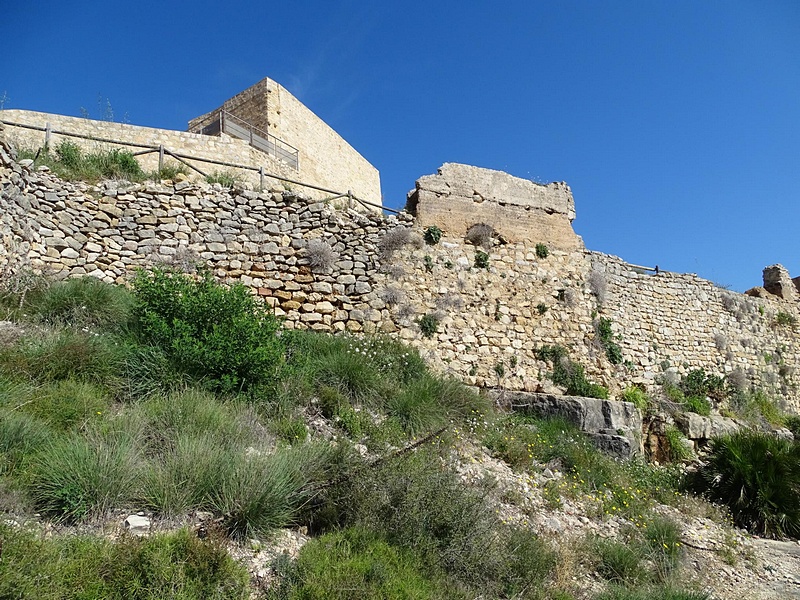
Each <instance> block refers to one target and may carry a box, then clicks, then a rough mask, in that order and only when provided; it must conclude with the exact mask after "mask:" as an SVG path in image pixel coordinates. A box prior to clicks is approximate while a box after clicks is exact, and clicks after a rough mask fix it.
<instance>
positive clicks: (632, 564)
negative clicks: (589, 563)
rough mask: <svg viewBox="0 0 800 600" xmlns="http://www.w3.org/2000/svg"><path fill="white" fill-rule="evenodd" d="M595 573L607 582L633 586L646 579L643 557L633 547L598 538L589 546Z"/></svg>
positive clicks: (628, 544)
mask: <svg viewBox="0 0 800 600" xmlns="http://www.w3.org/2000/svg"><path fill="white" fill-rule="evenodd" d="M591 547H592V551H593V553H594V556H595V557H596V560H597V562H598V565H597V572H598V573H599V574H600V575H601V576H602V577H603V578H604V579H606V580H607V581H612V582H615V583H619V584H628V585H635V584H637V583H640V582H641V581H643V580H644V579H645V578H646V577H647V570H646V569H645V567H644V561H645V556H644V555H643V553H642V552H641V550H640V549H639V548H637V547H636V546H635V545H633V544H630V543H627V542H622V541H617V540H610V539H603V538H598V539H595V540H594V542H593V543H592V544H591Z"/></svg>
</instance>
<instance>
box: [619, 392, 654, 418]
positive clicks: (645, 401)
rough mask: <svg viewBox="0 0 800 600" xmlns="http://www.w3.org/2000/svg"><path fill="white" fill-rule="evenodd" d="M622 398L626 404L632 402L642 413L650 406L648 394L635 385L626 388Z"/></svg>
mask: <svg viewBox="0 0 800 600" xmlns="http://www.w3.org/2000/svg"><path fill="white" fill-rule="evenodd" d="M620 398H621V400H623V401H624V402H630V403H631V404H633V405H634V406H635V407H636V408H638V409H639V410H640V411H642V412H644V411H645V410H647V406H648V405H649V404H650V398H649V397H648V396H647V393H646V392H645V391H644V390H643V389H642V388H640V387H638V386H635V385H632V386H628V387H627V388H625V389H624V390H623V391H622V394H621V395H620Z"/></svg>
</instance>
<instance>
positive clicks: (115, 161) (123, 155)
mask: <svg viewBox="0 0 800 600" xmlns="http://www.w3.org/2000/svg"><path fill="white" fill-rule="evenodd" d="M19 158H20V159H22V158H31V159H34V163H33V164H34V166H35V167H39V166H42V165H44V166H47V167H49V168H50V170H51V171H53V172H54V173H55V174H56V175H58V176H59V177H60V178H61V179H65V180H67V181H76V180H80V181H88V182H90V183H94V182H97V181H100V180H101V179H125V180H128V181H134V182H135V181H143V180H144V179H145V178H146V177H147V176H146V174H145V173H144V171H142V168H141V166H139V162H138V161H137V160H136V157H135V156H133V154H131V153H130V152H129V151H127V150H120V149H119V148H112V149H97V150H95V151H94V152H86V151H84V150H82V149H81V148H80V146H78V145H77V144H75V143H74V142H70V141H68V140H64V141H62V142H60V143H59V144H58V145H57V146H56V147H55V152H54V153H52V152H51V151H50V149H49V148H47V147H46V146H45V147H44V148H42V149H40V150H38V151H32V150H21V151H20V152H19Z"/></svg>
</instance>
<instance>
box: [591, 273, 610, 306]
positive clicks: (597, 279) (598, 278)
mask: <svg viewBox="0 0 800 600" xmlns="http://www.w3.org/2000/svg"><path fill="white" fill-rule="evenodd" d="M587 282H588V283H589V289H590V290H591V292H592V294H594V295H595V297H596V298H597V303H598V304H601V305H602V304H605V301H606V295H607V292H608V282H607V280H606V275H605V273H604V272H603V271H601V270H600V266H599V265H592V270H591V271H590V272H589V275H588V278H587Z"/></svg>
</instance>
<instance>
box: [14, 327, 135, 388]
mask: <svg viewBox="0 0 800 600" xmlns="http://www.w3.org/2000/svg"><path fill="white" fill-rule="evenodd" d="M123 360H124V348H123V346H122V345H121V344H120V343H119V342H118V340H117V339H116V338H114V337H112V336H109V335H100V334H92V333H90V332H83V331H73V330H69V329H66V330H58V329H55V330H52V331H44V332H42V333H41V334H39V335H36V336H31V337H28V338H24V339H22V340H20V341H19V342H18V343H17V344H16V345H14V346H12V347H11V348H6V349H0V372H5V373H7V374H9V375H13V376H14V377H16V378H28V379H31V380H35V381H40V382H48V381H60V380H67V379H73V380H78V381H89V382H96V383H101V384H105V385H108V384H113V383H114V382H115V381H116V379H117V376H118V374H119V372H120V371H121V367H122V363H123Z"/></svg>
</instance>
